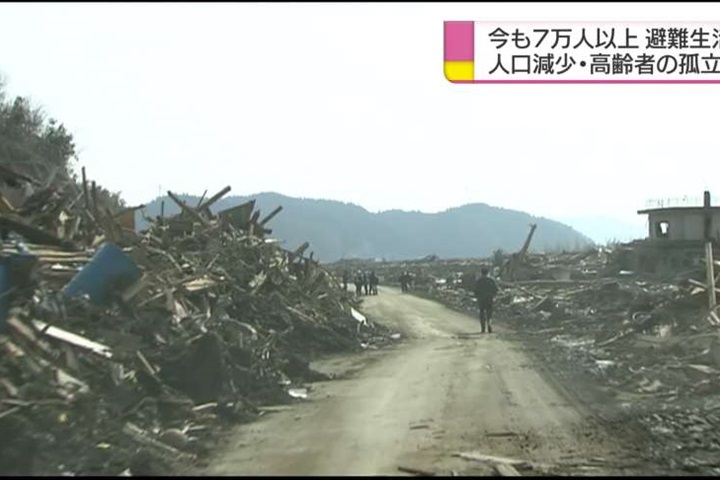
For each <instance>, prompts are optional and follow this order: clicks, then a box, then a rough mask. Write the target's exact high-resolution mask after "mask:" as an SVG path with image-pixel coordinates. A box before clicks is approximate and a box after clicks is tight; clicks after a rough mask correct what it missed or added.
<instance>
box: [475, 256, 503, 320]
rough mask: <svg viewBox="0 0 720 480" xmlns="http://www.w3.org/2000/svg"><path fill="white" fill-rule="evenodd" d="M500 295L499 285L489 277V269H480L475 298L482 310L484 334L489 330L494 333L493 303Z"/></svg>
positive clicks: (481, 318) (481, 317)
mask: <svg viewBox="0 0 720 480" xmlns="http://www.w3.org/2000/svg"><path fill="white" fill-rule="evenodd" d="M497 293H498V287H497V283H495V280H493V279H492V278H490V277H489V276H488V269H487V268H486V267H482V269H480V278H478V279H477V281H476V282H475V298H476V299H477V302H478V309H479V310H480V328H481V329H482V333H485V330H486V329H487V332H488V333H492V313H493V301H494V300H495V295H497Z"/></svg>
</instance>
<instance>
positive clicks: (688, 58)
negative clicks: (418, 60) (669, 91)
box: [444, 21, 720, 84]
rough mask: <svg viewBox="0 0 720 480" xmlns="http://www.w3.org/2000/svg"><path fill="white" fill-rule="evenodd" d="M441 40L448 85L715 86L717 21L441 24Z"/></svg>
mask: <svg viewBox="0 0 720 480" xmlns="http://www.w3.org/2000/svg"><path fill="white" fill-rule="evenodd" d="M444 39H445V61H444V72H445V78H447V80H449V81H450V82H452V83H460V84H463V83H465V84H467V83H470V84H472V83H478V84H493V83H496V84H502V83H606V84H612V83H617V84H621V83H625V84H629V83H658V84H671V83H687V84H703V83H706V84H707V83H720V21H718V22H567V21H565V22H545V21H543V22H492V21H446V22H445V24H444Z"/></svg>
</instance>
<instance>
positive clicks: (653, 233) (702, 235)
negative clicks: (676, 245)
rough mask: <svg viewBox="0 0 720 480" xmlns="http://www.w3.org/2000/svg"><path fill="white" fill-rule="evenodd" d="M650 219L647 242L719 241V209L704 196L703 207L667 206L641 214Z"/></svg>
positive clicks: (707, 194) (642, 211)
mask: <svg viewBox="0 0 720 480" xmlns="http://www.w3.org/2000/svg"><path fill="white" fill-rule="evenodd" d="M638 214H640V215H647V216H648V238H649V239H651V240H662V241H671V242H673V241H685V242H703V243H704V242H705V241H707V240H710V239H714V240H715V241H718V240H720V207H713V206H712V205H711V204H710V192H705V195H704V197H703V206H668V207H664V208H651V209H645V210H639V211H638Z"/></svg>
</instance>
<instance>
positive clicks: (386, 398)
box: [203, 289, 625, 475]
mask: <svg viewBox="0 0 720 480" xmlns="http://www.w3.org/2000/svg"><path fill="white" fill-rule="evenodd" d="M363 311H364V312H365V313H366V315H368V316H369V317H370V318H372V319H373V320H375V321H379V322H382V323H385V324H386V325H389V326H391V327H393V328H396V329H397V330H398V331H401V332H403V334H404V335H405V337H406V341H404V342H402V343H400V344H399V345H397V346H395V347H393V348H390V349H385V350H383V351H374V352H368V353H366V354H363V355H355V356H349V357H348V356H346V357H338V358H334V359H330V360H326V361H323V362H320V363H318V364H317V365H315V368H316V369H318V370H320V371H324V372H327V373H334V374H338V375H339V378H338V379H335V380H332V381H329V382H322V383H316V384H313V385H312V386H311V389H310V392H309V397H308V400H307V401H304V402H301V403H300V404H298V405H293V406H290V407H285V408H281V409H274V410H273V411H272V412H270V413H268V414H267V416H266V417H265V418H262V419H261V420H259V421H258V422H255V423H252V424H248V425H244V426H242V427H240V428H238V429H237V431H235V432H234V433H233V435H232V438H231V439H230V440H229V441H228V442H227V443H226V445H225V450H224V451H222V452H220V453H219V454H218V456H217V458H215V459H214V460H213V462H212V464H211V466H210V467H209V468H208V469H206V471H204V472H203V473H204V474H206V475H397V474H399V473H400V472H399V471H398V467H410V468H412V469H418V470H425V471H430V472H437V473H439V474H449V473H451V472H456V473H457V474H459V475H461V474H490V473H493V470H492V468H493V467H492V462H490V463H486V462H478V461H471V460H467V459H463V458H458V457H456V456H454V454H456V453H458V452H478V453H482V454H487V455H494V456H503V457H512V458H514V459H522V460H526V461H528V462H531V463H533V464H534V465H535V468H534V469H525V470H524V471H523V474H526V475H528V474H529V475H532V474H538V473H543V472H545V473H547V472H553V471H555V469H559V468H561V469H563V471H564V472H567V471H568V469H575V470H574V472H576V473H588V474H604V473H622V470H618V469H617V466H618V462H624V461H625V459H623V447H622V446H621V445H618V444H617V442H616V441H614V440H612V439H610V438H607V435H606V434H605V433H603V431H602V429H600V428H598V427H597V426H595V425H594V424H593V422H592V421H591V420H590V417H589V415H588V413H587V412H586V411H585V410H584V409H583V408H582V406H581V405H578V403H577V402H574V401H571V400H569V398H570V397H568V396H566V395H564V394H562V393H559V392H558V390H557V389H556V388H555V387H553V386H551V385H552V384H553V382H548V381H547V380H546V378H544V377H543V375H542V374H541V373H540V372H539V370H538V369H536V368H534V365H533V362H532V360H531V359H530V358H529V357H528V356H527V355H526V354H525V353H524V352H523V350H522V349H521V347H520V346H519V344H516V343H515V342H514V341H512V339H510V338H508V337H509V336H510V334H509V333H508V332H504V331H503V328H502V325H500V324H499V323H498V324H496V325H495V333H493V334H492V335H480V334H479V330H480V328H479V327H480V325H479V322H478V321H477V320H475V319H473V318H471V317H469V316H466V315H463V314H460V313H457V312H453V311H451V310H448V309H446V308H445V307H442V306H440V305H439V304H437V303H434V302H431V301H427V300H423V299H419V298H416V297H413V296H411V295H407V294H402V293H400V292H398V291H397V290H392V289H381V291H380V295H378V296H375V297H368V298H366V300H365V304H364V307H363ZM543 465H545V466H544V467H543ZM613 465H614V466H613ZM525 467H527V466H525ZM520 468H522V466H520Z"/></svg>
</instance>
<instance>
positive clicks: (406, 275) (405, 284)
mask: <svg viewBox="0 0 720 480" xmlns="http://www.w3.org/2000/svg"><path fill="white" fill-rule="evenodd" d="M412 283H413V276H412V275H411V274H410V272H408V271H407V270H406V271H404V272H403V273H401V274H400V290H402V291H403V292H409V291H410V287H411V286H412Z"/></svg>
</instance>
